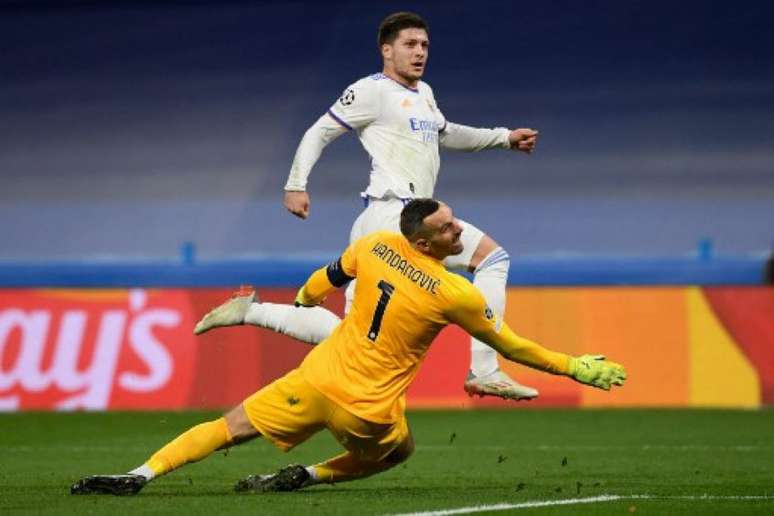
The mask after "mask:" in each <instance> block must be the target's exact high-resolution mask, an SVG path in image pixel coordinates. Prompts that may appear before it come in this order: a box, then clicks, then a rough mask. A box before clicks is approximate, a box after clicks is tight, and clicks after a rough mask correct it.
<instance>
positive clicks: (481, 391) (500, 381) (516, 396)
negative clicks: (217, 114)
mask: <svg viewBox="0 0 774 516" xmlns="http://www.w3.org/2000/svg"><path fill="white" fill-rule="evenodd" d="M464 388H465V392H467V393H468V396H473V395H474V394H477V395H478V396H497V397H498V398H503V399H505V400H516V401H519V400H531V399H534V398H537V396H538V391H537V390H535V389H533V388H532V387H527V386H526V385H521V384H520V383H519V382H517V381H516V380H514V379H513V378H511V377H510V376H508V375H507V374H505V373H503V372H502V371H501V370H500V369H496V370H495V371H493V372H491V373H489V374H487V375H484V376H475V375H474V374H473V372H472V371H471V372H469V373H468V377H467V378H466V379H465V385H464Z"/></svg>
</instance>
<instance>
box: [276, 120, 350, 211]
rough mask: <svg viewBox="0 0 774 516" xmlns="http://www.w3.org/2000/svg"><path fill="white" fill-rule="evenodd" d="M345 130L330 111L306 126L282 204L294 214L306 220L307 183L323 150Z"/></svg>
mask: <svg viewBox="0 0 774 516" xmlns="http://www.w3.org/2000/svg"><path fill="white" fill-rule="evenodd" d="M345 132H347V129H346V128H345V127H344V126H342V125H341V124H340V123H338V122H337V121H336V120H335V119H334V118H333V117H332V116H331V115H330V113H325V114H324V115H323V116H321V117H320V118H319V119H318V120H317V122H315V123H314V125H312V127H310V128H309V129H307V131H306V133H304V137H303V138H302V139H301V143H299V144H298V149H297V150H296V156H295V158H293V165H292V166H291V167H290V175H289V176H288V181H287V183H286V184H285V199H284V205H285V208H287V210H288V211H289V212H290V213H292V214H293V215H295V216H297V217H300V218H302V219H305V218H307V217H308V216H309V205H310V201H309V194H308V193H306V183H307V179H308V178H309V174H310V173H311V171H312V167H314V165H315V163H317V160H318V159H320V155H321V154H322V151H323V149H324V148H325V147H326V146H327V145H328V144H329V143H331V142H332V141H333V140H335V139H336V138H338V137H339V136H341V135H342V134H344V133H345Z"/></svg>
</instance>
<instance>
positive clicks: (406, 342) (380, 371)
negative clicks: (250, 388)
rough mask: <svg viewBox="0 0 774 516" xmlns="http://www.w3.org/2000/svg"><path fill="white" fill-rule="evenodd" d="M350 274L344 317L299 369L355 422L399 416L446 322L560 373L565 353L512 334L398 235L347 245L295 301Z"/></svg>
mask: <svg viewBox="0 0 774 516" xmlns="http://www.w3.org/2000/svg"><path fill="white" fill-rule="evenodd" d="M355 277H356V278H357V282H356V285H355V297H354V302H353V304H352V307H351V309H350V312H349V313H348V314H347V316H346V317H345V318H344V320H343V321H342V322H341V324H339V325H338V326H337V327H336V329H335V330H334V331H333V333H331V335H330V336H329V337H328V338H327V339H325V340H324V341H323V342H321V343H320V344H318V345H317V346H316V347H315V348H314V349H313V350H312V351H311V352H310V353H309V354H308V355H307V356H306V358H305V359H304V361H303V363H302V364H301V371H302V373H303V375H304V377H305V378H306V380H307V381H308V382H309V383H311V384H312V385H313V386H314V387H315V388H317V389H318V390H319V391H320V392H322V393H323V394H325V395H326V396H328V397H329V398H330V399H331V400H333V401H335V402H336V403H338V404H339V405H341V406H342V407H344V408H345V409H346V410H348V411H350V412H351V413H353V414H355V415H356V416H358V417H361V418H363V419H365V420H368V421H373V422H377V423H390V422H393V421H395V420H396V419H397V418H398V417H400V415H401V413H402V411H403V408H404V406H405V400H404V393H405V392H406V389H407V388H408V386H409V384H410V383H411V381H412V380H413V379H414V377H415V376H416V374H417V372H418V371H419V366H420V364H421V362H422V360H423V359H424V357H425V354H426V353H427V350H428V348H429V347H430V344H431V343H432V341H433V339H434V338H435V336H436V335H438V332H440V331H441V330H442V329H443V328H444V327H445V326H446V325H448V324H450V323H455V324H458V325H459V326H461V327H462V328H463V329H464V330H465V331H467V332H468V333H470V334H471V335H473V336H474V337H476V338H477V339H479V340H482V341H483V342H486V343H488V344H489V345H491V346H492V347H493V348H495V349H496V350H497V351H498V352H500V353H501V354H502V355H503V356H505V357H506V358H508V359H510V360H514V361H517V362H520V363H522V364H525V365H528V366H531V367H534V368H537V369H541V370H543V371H547V372H551V373H554V374H567V369H568V361H569V357H568V356H567V355H565V354H563V353H556V352H553V351H549V350H547V349H545V348H543V347H541V346H539V345H538V344H536V343H534V342H531V341H530V340H527V339H524V338H522V337H519V336H517V335H516V334H514V333H513V332H512V331H511V330H510V329H509V328H508V326H507V325H505V324H504V323H502V321H501V320H499V318H498V316H496V315H495V314H494V313H493V312H492V310H491V309H489V307H488V306H487V305H486V302H485V301H484V297H483V296H482V295H481V293H480V292H479V291H478V289H477V288H476V287H474V286H473V285H472V284H471V283H470V282H469V281H468V280H467V279H465V278H464V277H462V276H459V275H457V274H453V273H450V272H448V271H447V270H446V269H445V268H444V266H443V264H442V263H441V262H440V261H438V260H436V259H435V258H433V257H430V256H427V255H425V254H422V253H420V252H419V251H417V250H415V249H414V248H413V247H412V246H411V244H410V243H409V241H408V240H406V238H404V237H403V235H400V234H398V233H392V232H387V231H381V232H377V233H372V234H370V235H367V236H365V237H364V238H362V239H360V240H358V241H356V242H355V243H353V244H352V245H350V246H349V247H348V248H347V249H346V251H345V252H344V254H343V255H342V256H341V258H340V259H339V260H338V261H335V262H333V263H331V264H330V265H329V266H327V267H323V268H321V269H319V270H317V271H315V272H314V273H313V274H312V276H310V278H309V279H308V280H307V282H306V284H305V285H304V287H303V288H302V290H301V292H300V297H301V298H302V299H301V300H302V301H303V302H304V304H316V303H319V302H321V301H322V300H323V299H324V298H325V296H326V295H328V294H329V293H330V292H331V291H332V290H333V289H334V288H336V287H339V286H342V285H344V284H346V282H347V281H348V280H349V279H351V278H355Z"/></svg>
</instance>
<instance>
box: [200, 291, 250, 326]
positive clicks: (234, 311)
mask: <svg viewBox="0 0 774 516" xmlns="http://www.w3.org/2000/svg"><path fill="white" fill-rule="evenodd" d="M255 296H256V294H255V289H254V288H253V287H251V286H249V285H245V286H242V287H241V288H240V289H239V290H238V291H236V292H234V294H233V295H232V296H231V299H229V300H228V301H226V302H225V303H223V304H222V305H220V306H217V307H215V308H213V309H212V310H210V312H209V313H208V314H207V315H205V316H204V317H202V319H201V321H199V322H198V323H196V326H195V327H194V335H201V334H202V333H204V332H206V331H209V330H211V329H213V328H220V327H223V326H239V325H241V324H244V323H245V315H247V310H249V309H250V305H251V304H253V302H254V301H255Z"/></svg>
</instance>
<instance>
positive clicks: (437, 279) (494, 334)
mask: <svg viewBox="0 0 774 516" xmlns="http://www.w3.org/2000/svg"><path fill="white" fill-rule="evenodd" d="M400 227H401V232H402V233H403V234H402V235H401V234H398V233H392V232H386V231H385V232H377V233H372V234H370V235H367V236H366V237H364V238H362V239H360V240H358V241H356V242H355V243H353V244H352V245H351V246H350V247H349V248H347V250H346V251H345V252H344V254H343V255H342V256H341V258H340V259H339V260H337V261H335V262H332V263H331V264H330V265H328V266H327V267H324V268H321V269H319V270H317V271H315V272H314V273H313V274H312V275H311V276H310V278H309V279H308V280H307V282H306V284H305V285H304V286H303V287H302V288H301V290H300V291H299V293H298V296H297V298H296V303H297V304H300V305H304V306H314V305H317V304H319V303H321V302H323V301H324V300H325V297H326V296H327V295H328V294H329V293H331V292H332V291H333V290H334V289H336V288H339V287H342V286H344V285H346V284H347V283H348V282H349V281H350V280H352V279H353V278H355V277H357V280H358V281H357V283H356V287H355V297H354V304H353V306H352V309H351V310H350V312H349V313H348V314H347V316H346V317H345V318H344V320H343V321H342V322H341V324H339V325H338V326H337V327H336V329H335V330H334V331H333V333H332V334H331V335H330V336H329V337H328V338H327V339H326V340H324V341H323V342H321V343H320V344H318V345H317V346H316V347H315V348H314V349H312V351H311V352H310V353H309V354H308V355H307V356H306V358H305V359H304V361H303V362H302V363H301V365H300V366H299V367H298V368H297V369H295V370H293V371H291V372H289V373H288V374H287V375H285V376H284V377H282V378H280V379H278V380H277V381H275V382H274V383H272V384H270V385H268V386H266V387H264V388H263V389H261V390H259V391H258V392H256V393H255V394H253V395H252V396H250V397H248V398H247V399H246V400H245V401H244V402H242V403H241V404H240V405H239V406H237V407H236V408H234V409H232V410H231V411H230V412H228V413H227V414H226V415H225V417H222V418H219V419H217V420H215V421H210V422H207V423H203V424H201V425H198V426H195V427H193V428H191V429H190V430H188V431H187V432H184V433H183V434H181V435H180V436H179V437H177V438H176V439H174V440H173V441H172V442H170V443H169V444H167V445H166V446H164V447H163V448H161V449H160V450H159V451H157V452H156V453H155V454H153V455H152V456H151V457H150V458H149V459H148V461H147V462H145V463H144V464H143V465H142V466H140V467H139V468H137V469H135V470H133V471H131V472H129V473H127V474H123V475H97V476H90V477H86V478H83V479H81V480H79V481H78V482H76V483H75V484H73V486H72V487H71V492H72V493H74V494H103V493H109V494H135V493H137V492H138V491H139V490H140V489H142V487H143V486H144V485H145V484H146V483H147V482H148V481H150V480H152V479H153V478H155V477H158V476H160V475H163V474H166V473H168V472H170V471H172V470H174V469H176V468H178V467H180V466H182V465H184V464H186V463H189V462H194V461H198V460H201V459H203V458H204V457H206V456H208V455H209V454H210V453H212V452H213V451H215V450H218V449H221V448H227V447H230V446H232V445H235V444H239V443H242V442H245V441H247V440H250V439H253V438H255V437H261V436H262V437H265V438H267V439H269V440H270V441H272V442H273V443H274V444H275V445H277V446H278V447H279V448H281V449H282V450H286V451H287V450H289V449H291V448H293V447H294V446H296V445H298V444H300V443H302V442H303V441H305V440H306V439H308V438H309V437H310V436H312V435H313V434H315V433H316V432H318V431H320V430H322V429H323V428H327V429H328V430H329V431H330V432H331V433H332V434H333V435H334V436H335V437H336V439H337V440H338V441H339V442H340V443H341V444H342V446H343V447H344V448H345V449H346V451H345V452H344V453H343V454H341V455H339V456H337V457H334V458H332V459H329V460H327V461H325V462H323V463H320V464H316V465H313V466H309V467H304V466H301V465H292V466H288V467H286V468H283V469H281V470H280V471H279V472H278V473H275V474H273V475H251V476H249V477H247V478H245V479H244V480H241V481H239V482H238V483H237V484H236V490H237V491H259V492H262V491H292V490H296V489H300V488H302V487H306V486H309V485H313V484H316V483H324V482H327V483H331V482H342V481H346V480H354V479H358V478H363V477H367V476H369V475H373V474H374V473H378V472H380V471H384V470H386V469H389V468H391V467H393V466H395V465H396V464H399V463H401V462H403V461H405V460H406V459H407V458H408V457H409V456H410V455H411V453H412V451H413V448H414V444H413V440H412V437H411V432H410V431H409V427H408V424H407V421H406V418H405V414H404V409H405V393H406V389H407V388H408V386H409V384H410V383H411V381H412V380H413V378H414V376H416V374H417V372H418V371H419V366H420V364H421V362H422V360H423V358H424V356H425V354H426V353H427V351H428V349H429V347H430V344H431V343H432V341H433V339H434V338H435V336H436V335H437V334H438V332H440V331H441V329H443V328H444V327H445V326H446V325H448V324H452V323H453V324H458V325H459V326H461V327H462V328H464V329H465V330H466V331H467V332H468V333H470V334H471V335H472V336H474V337H476V338H477V339H480V340H481V341H483V342H486V343H488V344H489V345H490V346H492V347H493V348H494V349H496V350H497V351H498V352H499V353H500V354H502V355H503V356H504V357H506V358H508V359H509V360H513V361H516V362H519V363H521V364H525V365H528V366H530V367H533V368H535V369H540V370H542V371H546V372H549V373H552V374H561V375H566V376H570V377H572V378H574V379H575V380H577V381H579V382H581V383H584V384H588V385H592V386H594V387H599V388H602V389H606V390H608V389H610V388H611V386H613V385H623V383H624V380H625V379H626V373H625V371H624V369H623V367H622V366H620V365H618V364H616V363H613V362H609V361H607V360H605V359H604V357H601V356H593V355H584V356H581V357H570V356H568V355H565V354H563V353H558V352H554V351H549V350H547V349H545V348H543V347H541V346H540V345H538V344H536V343H534V342H531V341H529V340H527V339H524V338H522V337H519V336H517V335H516V334H514V333H513V332H512V331H511V330H510V328H508V326H507V325H506V324H504V323H503V322H502V321H501V320H499V319H498V318H497V317H496V316H495V315H494V313H493V311H492V310H490V309H489V308H488V307H487V305H486V303H485V301H484V298H483V296H482V295H481V294H480V293H479V291H478V290H477V289H476V288H475V287H474V286H473V285H472V284H471V283H470V282H469V281H468V280H467V279H465V278H463V277H462V276H458V275H456V274H452V273H450V272H448V271H447V270H446V269H445V268H444V267H443V265H442V263H441V261H442V260H443V259H444V258H446V257H447V256H450V255H453V254H456V253H460V252H461V251H462V244H461V241H460V235H461V233H462V228H461V226H460V224H459V223H458V221H457V220H456V219H455V218H454V216H453V213H452V210H451V209H450V208H449V207H448V206H446V205H444V204H443V203H440V202H438V201H435V200H433V199H415V200H412V201H411V202H409V203H408V204H407V205H406V207H405V208H404V209H403V212H402V213H401V222H400ZM245 297H249V296H245ZM249 299H250V301H252V297H249ZM248 304H249V302H248Z"/></svg>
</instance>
